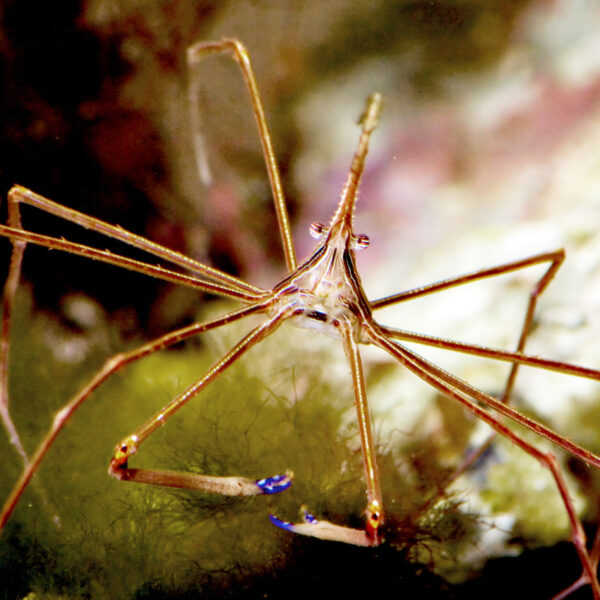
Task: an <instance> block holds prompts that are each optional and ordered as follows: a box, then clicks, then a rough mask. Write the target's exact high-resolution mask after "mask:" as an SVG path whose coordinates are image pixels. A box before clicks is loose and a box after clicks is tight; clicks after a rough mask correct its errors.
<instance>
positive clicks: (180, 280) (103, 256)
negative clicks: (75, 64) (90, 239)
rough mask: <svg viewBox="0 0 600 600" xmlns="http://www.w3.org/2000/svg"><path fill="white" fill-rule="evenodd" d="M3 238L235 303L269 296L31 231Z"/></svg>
mask: <svg viewBox="0 0 600 600" xmlns="http://www.w3.org/2000/svg"><path fill="white" fill-rule="evenodd" d="M0 236H4V237H7V238H10V239H11V240H13V241H14V240H19V241H22V242H28V243H31V244H36V245H38V246H44V247H45V248H50V249H51V250H62V251H63V252H68V253H69V254H75V255H77V256H84V257H86V258H91V259H93V260H98V261H100V262H105V263H108V264H111V265H115V266H117V267H122V268H124V269H128V270H130V271H136V272H138V273H143V274H144V275H150V276H151V277H156V278H157V279H163V280H164V281H168V282H170V283H176V284H178V285H185V286H187V287H191V288H193V289H195V290H200V291H204V292H209V293H212V294H216V295H219V296H225V297H226V298H232V299H235V300H242V301H245V302H256V301H259V300H260V299H262V298H265V297H267V296H268V295H269V292H266V291H263V292H262V293H261V294H260V295H256V294H254V293H250V292H245V291H238V290H237V289H235V288H231V287H229V286H227V285H224V284H220V283H213V282H211V281H203V280H201V279H197V278H196V277H192V276H191V275H185V274H184V273H178V272H177V271H171V270H169V269H165V268H163V267H159V266H158V265H152V264H149V263H145V262H141V261H139V260H134V259H132V258H128V257H126V256H121V255H120V254H114V253H113V252H110V251H108V250H98V249H97V248H92V247H91V246H85V245H83V244H76V243H74V242H69V241H67V240H63V239H59V238H53V237H50V236H47V235H42V234H39V233H33V232H32V231H26V230H24V229H16V228H13V227H7V226H6V225H0Z"/></svg>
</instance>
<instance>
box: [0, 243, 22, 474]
mask: <svg viewBox="0 0 600 600" xmlns="http://www.w3.org/2000/svg"><path fill="white" fill-rule="evenodd" d="M25 246H26V244H25V243H24V242H14V243H13V251H12V254H11V257H10V266H9V270H8V277H7V279H6V283H5V284H4V292H3V298H2V335H1V337H0V417H1V418H2V423H3V425H4V428H5V429H6V431H7V433H8V437H9V439H10V443H11V444H12V445H13V446H14V447H15V448H16V450H17V452H18V453H19V455H20V456H21V458H22V459H23V464H25V465H27V464H28V462H29V459H28V458H27V453H26V452H25V449H24V448H23V444H22V443H21V440H20V438H19V434H18V433H17V429H16V428H15V425H14V423H13V421H12V419H11V416H10V412H9V408H8V403H9V396H8V364H9V355H10V326H11V321H12V312H13V307H14V302H15V297H16V293H17V288H18V286H19V275H20V272H21V263H22V261H23V253H24V252H25Z"/></svg>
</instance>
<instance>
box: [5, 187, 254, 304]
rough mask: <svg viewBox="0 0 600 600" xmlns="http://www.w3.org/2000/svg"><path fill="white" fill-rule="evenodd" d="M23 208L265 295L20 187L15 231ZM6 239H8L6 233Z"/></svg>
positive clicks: (14, 204)
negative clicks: (30, 207)
mask: <svg viewBox="0 0 600 600" xmlns="http://www.w3.org/2000/svg"><path fill="white" fill-rule="evenodd" d="M20 204H27V205H30V206H33V207H35V208H37V209H39V210H43V211H44V212H47V213H50V214H52V215H55V216H57V217H59V218H61V219H65V220H67V221H70V222H72V223H76V224H77V225H81V226H82V227H85V228H86V229H89V230H91V231H95V232H97V233H101V234H102V235H106V236H107V237H111V238H113V239H116V240H119V241H121V242H124V243H125V244H129V245H130V246H133V247H134V248H139V249H140V250H144V251H145V252H148V253H149V254H153V255H154V256H158V257H159V258H162V259H164V260H166V261H168V262H170V263H172V264H175V265H177V266H180V267H183V268H184V269H187V270H188V271H192V272H193V273H198V274H200V275H202V276H204V277H207V278H209V279H211V280H213V281H218V282H220V283H221V284H223V285H224V286H226V287H227V288H230V289H231V290H232V291H235V292H238V293H246V295H249V296H252V297H254V298H256V297H257V296H259V295H260V294H261V293H263V290H261V289H260V288H258V287H256V286H253V285H250V284H249V283H246V282H245V281H242V280H241V279H238V278H237V277H233V276H232V275H228V274H227V273H223V272H222V271H219V270H218V269H214V268H212V267H209V266H207V265H204V264H202V263H200V262H198V261H196V260H194V259H192V258H189V257H188V256H185V255H184V254H181V253H180V252H176V251H175V250H171V249H170V248H166V247H165V246H161V245H160V244H156V243H155V242H152V241H150V240H148V239H146V238H144V237H142V236H139V235H136V234H135V233H132V232H130V231H126V230H125V229H123V228H122V227H118V226H115V225H110V224H109V223H106V222H105V221H101V220H100V219H97V218H95V217H90V216H89V215H86V214H84V213H81V212H78V211H76V210H73V209H71V208H67V207H66V206H63V205H62V204H58V203H57V202H53V201H52V200H49V199H48V198H45V197H44V196H41V195H40V194H36V193H35V192H32V191H31V190H28V189H27V188H24V187H22V186H19V185H15V186H14V187H13V188H12V189H11V190H10V192H9V193H8V205H9V210H10V211H11V214H12V215H13V217H11V219H10V221H9V225H11V226H12V227H13V228H16V229H22V226H21V221H20V217H19V208H18V207H19V205H20ZM3 235H6V233H4V234H3Z"/></svg>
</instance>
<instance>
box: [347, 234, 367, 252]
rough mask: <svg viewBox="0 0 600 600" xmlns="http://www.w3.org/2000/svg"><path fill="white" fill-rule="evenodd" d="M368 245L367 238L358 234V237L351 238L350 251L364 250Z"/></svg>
mask: <svg viewBox="0 0 600 600" xmlns="http://www.w3.org/2000/svg"><path fill="white" fill-rule="evenodd" d="M370 243H371V240H370V239H369V236H368V235H365V234H364V233H360V234H359V235H353V236H352V242H351V245H350V247H351V248H352V250H364V249H365V248H368V247H369V244H370Z"/></svg>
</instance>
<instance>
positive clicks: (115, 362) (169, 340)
mask: <svg viewBox="0 0 600 600" xmlns="http://www.w3.org/2000/svg"><path fill="white" fill-rule="evenodd" d="M268 305H269V303H267V302H263V303H257V304H254V305H252V306H247V307H244V308H241V309H239V310H236V311H234V312H231V313H228V314H226V315H223V316H222V317H218V318H216V319H213V320H211V321H206V322H203V323H195V324H193V325H190V326H188V327H184V328H182V329H178V330H176V331H173V332H171V333H167V334H165V335H163V336H161V337H159V338H157V339H156V340H154V341H151V342H148V343H146V344H144V345H142V346H140V347H139V348H137V349H135V350H131V351H129V352H125V353H122V354H117V355H116V356H113V357H112V358H110V359H109V360H107V361H106V363H105V364H104V366H103V367H102V368H101V369H100V371H98V373H96V375H95V376H94V377H93V378H92V379H91V380H90V381H89V382H88V383H87V384H86V385H85V386H84V387H83V388H82V389H81V390H80V391H79V392H78V393H77V394H76V395H75V396H74V397H73V398H72V399H71V400H70V401H69V402H68V403H67V404H66V405H65V406H64V407H63V408H62V409H61V410H60V411H59V412H58V413H57V414H56V415H55V416H54V420H53V422H52V426H51V428H50V430H49V431H48V433H47V434H46V435H45V436H44V439H43V440H42V441H41V442H40V445H39V446H38V447H37V449H36V451H35V453H34V455H33V456H32V458H31V460H30V462H29V463H28V464H27V466H26V467H25V469H24V470H23V473H22V474H21V477H20V478H19V480H18V482H17V483H16V484H15V486H14V488H13V490H12V492H11V494H10V496H9V497H8V498H7V500H6V502H5V503H4V506H3V508H2V512H0V531H1V530H2V528H3V527H4V525H5V523H6V521H7V520H8V518H9V517H10V515H11V514H12V512H13V510H14V509H15V506H16V505H17V502H18V501H19V498H20V497H21V495H22V493H23V491H24V490H25V488H26V487H27V484H28V483H29V481H30V480H31V478H32V477H33V475H34V474H35V472H36V471H37V469H38V467H39V465H40V463H41V461H42V459H43V458H44V456H45V455H46V453H47V452H48V450H49V449H50V447H51V446H52V444H53V443H54V440H55V439H56V437H57V436H58V434H59V433H60V432H61V430H62V428H63V427H64V426H65V424H66V423H67V421H68V420H69V419H70V418H71V416H72V415H73V413H74V412H75V411H76V410H77V409H78V408H79V407H80V406H81V405H82V404H83V403H84V402H85V401H86V400H87V398H89V396H90V395H91V394H92V392H93V391H94V390H95V389H96V388H97V387H98V386H100V385H101V384H102V383H104V381H106V379H107V378H108V377H109V376H110V375H112V374H113V373H115V372H116V371H117V370H118V369H120V368H122V367H124V366H125V365H128V364H130V363H132V362H134V361H137V360H139V359H141V358H144V357H146V356H149V355H150V354H153V353H154V352H157V351H159V350H163V349H164V348H167V347H168V346H171V345H173V344H176V343H178V342H181V341H183V340H185V339H187V338H189V337H191V336H193V335H197V334H199V333H203V332H205V331H208V330H210V329H215V328H217V327H221V326H222V325H225V324H227V323H232V322H234V321H237V320H238V319H241V318H243V317H245V316H247V315H250V314H254V313H258V312H263V311H264V310H266V309H267V307H268Z"/></svg>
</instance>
